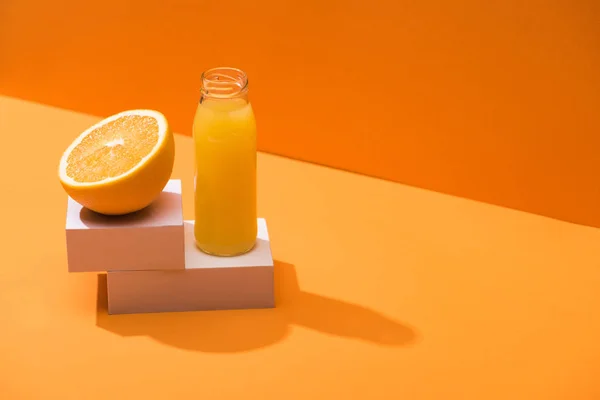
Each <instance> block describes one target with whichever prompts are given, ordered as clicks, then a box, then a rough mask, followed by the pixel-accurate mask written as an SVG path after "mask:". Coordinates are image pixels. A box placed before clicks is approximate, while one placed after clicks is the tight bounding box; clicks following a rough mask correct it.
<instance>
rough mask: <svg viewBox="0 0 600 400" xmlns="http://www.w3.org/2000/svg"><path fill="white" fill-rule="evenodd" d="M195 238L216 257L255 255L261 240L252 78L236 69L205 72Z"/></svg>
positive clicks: (196, 128) (197, 123)
mask: <svg viewBox="0 0 600 400" xmlns="http://www.w3.org/2000/svg"><path fill="white" fill-rule="evenodd" d="M193 138H194V143H195V158H196V160H195V164H196V166H195V178H194V179H195V181H194V201H195V223H194V237H195V240H196V245H197V246H198V247H199V248H200V250H202V251H204V252H206V253H209V254H213V255H217V256H235V255H239V254H243V253H246V252H248V251H250V250H251V249H252V248H253V247H254V244H255V242H256V235H257V221H256V219H257V215H256V121H255V118H254V112H253V110H252V105H251V104H250V101H249V100H248V77H247V76H246V73H245V72H243V71H241V70H239V69H236V68H213V69H210V70H207V71H205V72H204V73H203V74H202V86H201V96H200V102H199V104H198V107H197V109H196V114H195V117H194V124H193Z"/></svg>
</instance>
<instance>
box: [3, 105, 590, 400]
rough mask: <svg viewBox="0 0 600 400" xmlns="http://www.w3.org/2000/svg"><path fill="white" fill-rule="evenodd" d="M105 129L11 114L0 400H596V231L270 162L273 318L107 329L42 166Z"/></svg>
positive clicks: (40, 111)
mask: <svg viewBox="0 0 600 400" xmlns="http://www.w3.org/2000/svg"><path fill="white" fill-rule="evenodd" d="M98 120H99V119H98V118H96V117H90V116H86V115H82V114H78V113H74V112H69V111H64V110H58V109H54V108H50V107H47V106H41V105H36V104H32V103H29V102H24V101H18V100H14V99H10V98H6V97H2V96H0V132H2V137H3V146H0V171H4V174H3V175H2V184H3V190H4V195H3V197H2V200H1V201H2V203H1V204H2V207H0V213H1V216H2V230H0V233H1V235H2V236H1V240H2V246H3V247H2V251H1V252H0V304H1V305H2V327H1V329H0V399H3V400H5V399H6V400H40V399H43V400H49V399H51V400H54V399H60V400H81V399H86V400H106V399H114V400H121V399H157V400H164V399H174V398H177V399H219V400H234V399H235V400H239V399H257V400H281V399H286V400H306V399H318V400H321V399H322V400H331V399H361V400H362V399H377V400H379V399H384V400H398V399H410V400H440V399H452V400H454V399H456V400H482V399H485V400H506V399H511V400H532V399H535V400H537V399H543V400H597V399H598V398H600V383H599V382H598V371H599V370H600V341H599V340H598V338H599V337H600V313H598V310H600V296H599V295H598V288H599V287H600V269H599V268H598V266H599V265H600V246H599V245H598V243H600V229H597V228H590V227H584V226H580V225H575V224H570V223H567V222H562V221H557V220H553V219H549V218H545V217H541V216H537V215H533V214H528V213H524V212H520V211H514V210H509V209H505V208H501V207H497V206H492V205H489V204H485V203H479V202H475V201H471V200H466V199H461V198H456V197H452V196H448V195H443V194H439V193H435V192H431V191H426V190H422V189H417V188H414V187H410V186H405V185H402V184H398V183H393V182H389V181H383V180H378V179H373V178H369V177H366V176H361V175H357V174H351V173H347V172H343V171H339V170H334V169H330V168H325V167H321V166H316V165H311V164H307V163H302V162H299V161H294V160H290V159H286V158H281V157H278V156H273V155H268V154H264V153H261V154H259V157H258V176H259V188H258V189H259V190H258V203H259V214H260V215H261V216H263V217H265V218H266V219H267V221H268V223H269V233H270V237H271V244H272V249H273V256H274V258H275V259H276V266H275V281H276V283H275V290H276V302H277V308H275V309H271V310H243V311H219V312H196V313H164V314H146V315H113V316H108V315H107V313H106V293H105V290H106V289H105V287H104V279H103V278H104V276H103V275H101V276H100V279H99V278H98V277H97V275H96V274H86V273H78V274H77V273H74V274H69V273H68V272H67V258H66V249H65V236H64V235H65V231H64V229H65V208H66V203H67V202H66V200H67V199H66V195H65V193H64V191H63V190H62V188H61V186H60V184H59V183H58V178H57V175H56V168H54V167H51V166H52V165H54V166H56V165H57V163H58V160H59V158H60V155H61V154H62V152H63V151H64V149H65V148H66V147H67V146H68V144H69V143H70V142H71V140H72V139H73V137H74V135H76V134H77V132H80V131H81V130H83V129H85V128H86V127H88V126H90V125H91V124H93V123H95V122H96V121H98ZM7 133H9V134H7ZM31 135H36V138H37V139H36V143H35V145H34V146H32V141H31ZM176 146H177V157H176V162H175V168H174V173H173V176H174V177H175V178H180V179H182V180H183V194H184V197H183V202H184V217H185V218H186V219H191V218H193V195H192V193H193V191H192V190H193V179H192V178H193V145H192V140H191V138H189V137H185V136H180V135H177V137H176ZM32 160H35V162H32ZM40 165H41V166H44V167H43V168H40ZM6 171H18V173H7V172H6Z"/></svg>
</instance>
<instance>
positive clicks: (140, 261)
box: [66, 179, 185, 272]
mask: <svg viewBox="0 0 600 400" xmlns="http://www.w3.org/2000/svg"><path fill="white" fill-rule="evenodd" d="M66 236H67V261H68V265H69V267H68V268H69V272H92V271H121V270H122V271H134V270H153V269H179V270H183V269H184V268H185V257H184V228H183V205H182V199H181V181H180V180H178V179H172V180H170V181H169V182H168V183H167V185H166V186H165V188H164V190H163V192H162V193H161V194H160V195H159V197H158V198H157V199H156V200H155V201H154V202H153V203H152V204H151V205H149V206H148V207H146V208H145V209H143V210H140V211H138V212H135V213H131V214H127V215H122V216H107V215H101V214H97V213H95V212H93V211H90V210H88V209H87V208H84V207H83V206H82V205H81V204H79V203H77V202H76V201H75V200H73V199H72V198H70V197H69V199H68V205H67V224H66Z"/></svg>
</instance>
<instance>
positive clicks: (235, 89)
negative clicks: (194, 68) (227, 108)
mask: <svg viewBox="0 0 600 400" xmlns="http://www.w3.org/2000/svg"><path fill="white" fill-rule="evenodd" d="M200 92H201V99H200V101H201V102H202V100H204V99H222V100H226V99H240V98H241V99H245V100H246V101H248V77H247V75H246V73H245V72H244V71H242V70H240V69H237V68H229V67H218V68H212V69H209V70H207V71H205V72H204V73H202V86H201V89H200Z"/></svg>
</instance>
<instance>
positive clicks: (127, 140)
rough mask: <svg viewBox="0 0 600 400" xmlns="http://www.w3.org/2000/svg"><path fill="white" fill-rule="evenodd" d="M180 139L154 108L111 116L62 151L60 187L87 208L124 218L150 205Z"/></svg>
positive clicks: (164, 181)
mask: <svg viewBox="0 0 600 400" xmlns="http://www.w3.org/2000/svg"><path fill="white" fill-rule="evenodd" d="M174 159H175V141H174V138H173V133H172V132H171V129H170V127H169V123H168V121H167V119H166V118H165V116H164V115H163V114H162V113H160V112H158V111H155V110H129V111H123V112H121V113H118V114H115V115H112V116H110V117H108V118H106V119H103V120H102V121H100V122H98V123H97V124H95V125H93V126H91V127H90V128H88V129H86V130H85V131H84V132H83V133H81V134H80V135H79V136H78V137H77V138H76V139H75V140H74V141H73V143H71V145H70V146H69V147H68V148H67V149H66V150H65V152H64V153H63V155H62V157H61V160H60V165H59V178H60V183H61V184H62V186H63V188H64V189H65V191H66V192H67V194H68V195H69V196H71V198H72V199H73V200H75V201H77V202H78V203H80V204H81V205H83V206H84V207H86V208H88V209H90V210H92V211H95V212H98V213H101V214H107V215H122V214H128V213H131V212H134V211H138V210H141V209H142V208H145V207H147V206H148V205H150V204H151V203H152V202H153V201H154V200H155V199H156V198H157V197H158V196H159V195H160V193H161V192H162V190H163V189H164V187H165V185H166V184H167V182H168V180H169V178H170V177H171V173H172V171H173V162H174Z"/></svg>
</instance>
